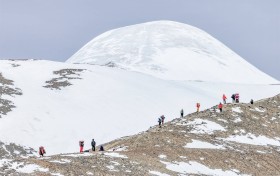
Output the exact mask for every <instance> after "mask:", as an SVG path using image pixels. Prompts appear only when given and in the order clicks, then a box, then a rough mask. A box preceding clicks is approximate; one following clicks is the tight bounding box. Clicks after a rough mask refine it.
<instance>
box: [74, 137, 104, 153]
mask: <svg viewBox="0 0 280 176" xmlns="http://www.w3.org/2000/svg"><path fill="white" fill-rule="evenodd" d="M79 146H80V153H83V152H89V150H84V141H79ZM95 148H96V142H95V140H94V139H92V141H91V150H92V151H93V152H94V151H95ZM99 151H104V147H103V145H101V146H100V148H99Z"/></svg>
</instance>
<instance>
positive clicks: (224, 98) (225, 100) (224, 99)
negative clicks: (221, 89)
mask: <svg viewBox="0 0 280 176" xmlns="http://www.w3.org/2000/svg"><path fill="white" fill-rule="evenodd" d="M223 101H224V104H226V103H227V97H226V95H225V94H223Z"/></svg>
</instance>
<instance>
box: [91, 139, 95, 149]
mask: <svg viewBox="0 0 280 176" xmlns="http://www.w3.org/2000/svg"><path fill="white" fill-rule="evenodd" d="M95 145H96V142H95V141H94V139H92V141H91V148H92V151H95Z"/></svg>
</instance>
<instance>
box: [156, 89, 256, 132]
mask: <svg viewBox="0 0 280 176" xmlns="http://www.w3.org/2000/svg"><path fill="white" fill-rule="evenodd" d="M231 98H232V103H239V98H240V96H239V93H235V94H232V96H231ZM222 100H223V103H224V104H227V97H226V95H225V94H223V96H222ZM250 104H254V100H253V99H251V100H250ZM217 107H218V109H219V110H220V112H223V104H222V103H221V102H220V103H219V104H218V106H217ZM199 110H200V103H196V112H199ZM180 115H181V118H182V117H184V110H183V109H181V111H180ZM164 119H165V117H164V115H162V116H160V117H159V118H158V125H159V128H161V126H162V125H163V123H164Z"/></svg>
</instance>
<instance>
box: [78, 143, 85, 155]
mask: <svg viewBox="0 0 280 176" xmlns="http://www.w3.org/2000/svg"><path fill="white" fill-rule="evenodd" d="M79 145H80V153H83V152H84V141H80V142H79Z"/></svg>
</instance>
